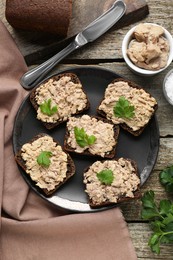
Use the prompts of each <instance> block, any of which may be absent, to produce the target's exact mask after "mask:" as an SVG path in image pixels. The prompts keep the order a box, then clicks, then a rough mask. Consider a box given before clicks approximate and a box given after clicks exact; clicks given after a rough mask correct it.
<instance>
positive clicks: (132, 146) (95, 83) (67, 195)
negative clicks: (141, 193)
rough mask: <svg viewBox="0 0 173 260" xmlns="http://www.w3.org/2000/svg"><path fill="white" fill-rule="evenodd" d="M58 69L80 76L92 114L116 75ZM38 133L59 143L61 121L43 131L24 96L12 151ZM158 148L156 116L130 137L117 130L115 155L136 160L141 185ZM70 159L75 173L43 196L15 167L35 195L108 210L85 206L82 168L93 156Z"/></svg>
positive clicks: (85, 69) (73, 207)
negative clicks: (139, 134) (55, 189)
mask: <svg viewBox="0 0 173 260" xmlns="http://www.w3.org/2000/svg"><path fill="white" fill-rule="evenodd" d="M62 72H73V73H76V74H77V75H78V77H79V78H80V80H81V82H82V84H83V86H84V89H85V91H86V93H87V95H88V98H89V100H90V103H91V108H90V110H89V114H90V115H94V114H96V107H97V106H98V104H99V103H100V101H101V99H102V98H103V94H104V91H105V88H106V86H107V85H108V84H109V83H110V82H111V81H112V80H113V79H115V78H117V77H120V76H119V75H117V74H115V73H114V72H112V71H110V70H106V69H101V68H95V67H80V68H73V69H68V70H65V71H61V73H62ZM38 133H48V134H50V135H51V136H52V137H53V138H55V140H57V141H59V142H60V144H61V145H63V139H64V134H65V124H64V125H61V126H60V127H57V128H55V129H53V130H51V131H50V130H49V131H48V130H46V129H45V127H44V126H43V125H42V123H41V122H40V121H38V120H37V119H36V112H35V110H34V109H33V107H32V105H31V103H30V101H29V97H27V98H26V99H25V100H24V102H23V103H22V105H21V106H20V109H19V111H18V113H17V115H16V120H15V124H14V132H13V147H14V153H16V152H17V151H18V150H19V149H20V148H21V146H22V145H23V144H24V143H26V142H28V141H29V140H30V139H31V138H33V137H34V136H35V135H37V134H38ZM158 149H159V128H158V123H157V119H156V116H155V117H153V119H152V120H151V122H150V123H149V125H148V126H147V127H146V129H145V130H144V132H143V133H142V134H141V136H139V137H134V136H132V135H131V134H128V133H127V132H125V131H123V130H121V131H120V136H119V141H118V146H117V157H121V156H122V157H125V158H130V159H133V160H135V161H136V162H137V165H138V171H139V174H140V178H141V185H143V184H144V182H145V181H146V180H147V178H148V176H149V175H150V173H151V171H152V169H153V167H154V165H155V162H156V159H157V154H158ZM72 158H73V159H74V162H75V165H76V174H75V175H74V176H73V177H72V178H71V179H70V180H69V181H68V182H67V183H66V184H65V185H63V186H62V187H61V188H60V189H59V190H58V191H57V192H56V193H55V194H54V195H53V196H51V197H49V198H47V197H45V196H44V195H43V194H42V193H41V192H40V190H39V189H38V188H37V187H36V186H35V185H34V183H33V182H32V180H31V179H30V178H29V177H28V176H27V175H26V174H25V172H24V171H23V170H22V169H21V168H20V167H19V169H20V172H21V174H22V176H23V177H24V179H25V181H26V182H27V183H28V185H29V186H30V187H31V188H32V189H33V190H34V191H35V192H36V193H37V194H39V195H40V196H41V197H42V198H44V199H45V200H47V201H49V202H50V203H52V204H54V205H56V206H58V207H61V208H63V209H67V210H72V211H79V212H90V211H99V210H105V209H109V208H110V207H103V208H99V209H91V208H90V206H89V205H88V198H87V195H86V194H85V192H84V189H85V187H84V184H83V170H84V169H85V168H86V167H88V166H89V165H90V164H92V163H93V162H94V161H95V160H94V159H93V158H92V159H91V158H89V157H82V156H72ZM111 207H112V206H111Z"/></svg>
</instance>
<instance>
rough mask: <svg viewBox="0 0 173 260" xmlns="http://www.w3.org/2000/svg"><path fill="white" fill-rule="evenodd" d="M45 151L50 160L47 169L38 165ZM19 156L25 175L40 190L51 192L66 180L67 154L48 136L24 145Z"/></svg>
mask: <svg viewBox="0 0 173 260" xmlns="http://www.w3.org/2000/svg"><path fill="white" fill-rule="evenodd" d="M45 151H47V152H48V154H49V156H48V157H49V158H48V159H49V160H50V162H49V164H48V165H47V167H45V165H42V164H39V163H38V158H39V156H40V155H41V154H42V155H43V152H45ZM21 156H22V159H23V160H24V161H25V165H26V173H28V174H29V175H30V177H31V179H32V180H33V181H35V182H36V183H37V184H36V185H37V186H39V187H40V188H42V189H47V190H48V191H51V190H53V189H55V187H56V186H57V185H58V184H59V183H61V182H63V180H64V179H65V178H66V174H67V154H66V153H65V152H64V151H63V150H62V148H61V146H60V145H57V143H56V142H55V141H54V140H53V138H52V137H50V136H48V135H45V136H43V137H40V138H38V139H36V140H34V141H33V142H32V143H26V144H24V145H23V146H22V148H21Z"/></svg>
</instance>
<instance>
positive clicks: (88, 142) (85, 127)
mask: <svg viewBox="0 0 173 260" xmlns="http://www.w3.org/2000/svg"><path fill="white" fill-rule="evenodd" d="M118 136H119V126H116V125H114V124H112V123H111V122H110V121H108V120H107V119H103V118H100V117H96V116H89V115H82V116H80V117H70V118H69V120H68V122H67V124H66V134H65V141H64V149H65V150H66V151H67V152H73V153H77V154H81V155H90V156H99V157H102V158H114V156H115V153H116V146H117V142H118Z"/></svg>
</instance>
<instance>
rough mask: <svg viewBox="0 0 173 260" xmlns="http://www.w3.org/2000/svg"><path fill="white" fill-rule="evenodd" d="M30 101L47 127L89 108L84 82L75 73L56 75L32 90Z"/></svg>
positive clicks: (38, 117)
mask: <svg viewBox="0 0 173 260" xmlns="http://www.w3.org/2000/svg"><path fill="white" fill-rule="evenodd" d="M30 101H31V103H32V105H33V107H34V108H35V110H36V112H37V119H38V120H41V121H42V123H43V124H44V126H45V127H46V128H47V129H52V128H54V127H56V126H57V125H59V124H61V123H63V122H66V121H67V120H68V118H69V117H70V116H71V115H77V114H79V113H82V112H84V111H86V110H88V109H89V107H90V103H89V100H88V98H87V95H86V93H85V91H84V89H83V86H82V83H81V82H80V80H79V78H78V77H77V75H76V74H74V73H62V74H59V75H56V76H54V77H52V78H50V79H48V80H47V81H45V82H43V83H42V84H41V85H39V86H38V87H36V88H35V89H33V90H32V91H31V94H30Z"/></svg>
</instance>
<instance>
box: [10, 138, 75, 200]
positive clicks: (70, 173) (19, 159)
mask: <svg viewBox="0 0 173 260" xmlns="http://www.w3.org/2000/svg"><path fill="white" fill-rule="evenodd" d="M46 135H47V134H44V133H40V134H38V135H37V136H35V137H34V138H32V140H30V141H29V142H28V143H32V142H34V141H35V140H37V139H39V138H41V137H43V136H46ZM54 142H56V144H57V145H60V144H59V143H58V142H57V141H55V140H54ZM63 151H64V150H63ZM64 152H65V153H66V154H67V160H68V165H67V176H66V178H65V179H64V180H63V182H61V183H59V185H57V186H56V187H55V189H54V190H51V191H48V190H47V189H41V188H39V187H38V190H41V191H43V193H44V195H46V196H49V195H52V194H53V193H54V192H55V191H56V190H57V189H58V188H59V187H60V186H61V185H63V184H64V183H65V182H66V181H67V180H68V179H69V178H70V177H72V176H73V175H74V174H75V164H74V162H73V160H72V158H71V156H70V155H69V154H68V153H67V152H66V151H64ZM15 160H16V162H17V163H18V164H19V165H20V167H21V168H22V169H23V170H24V171H26V164H25V161H24V160H23V158H22V156H21V150H19V151H18V153H17V154H16V155H15ZM27 176H29V175H28V174H27ZM36 187H37V186H36Z"/></svg>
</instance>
